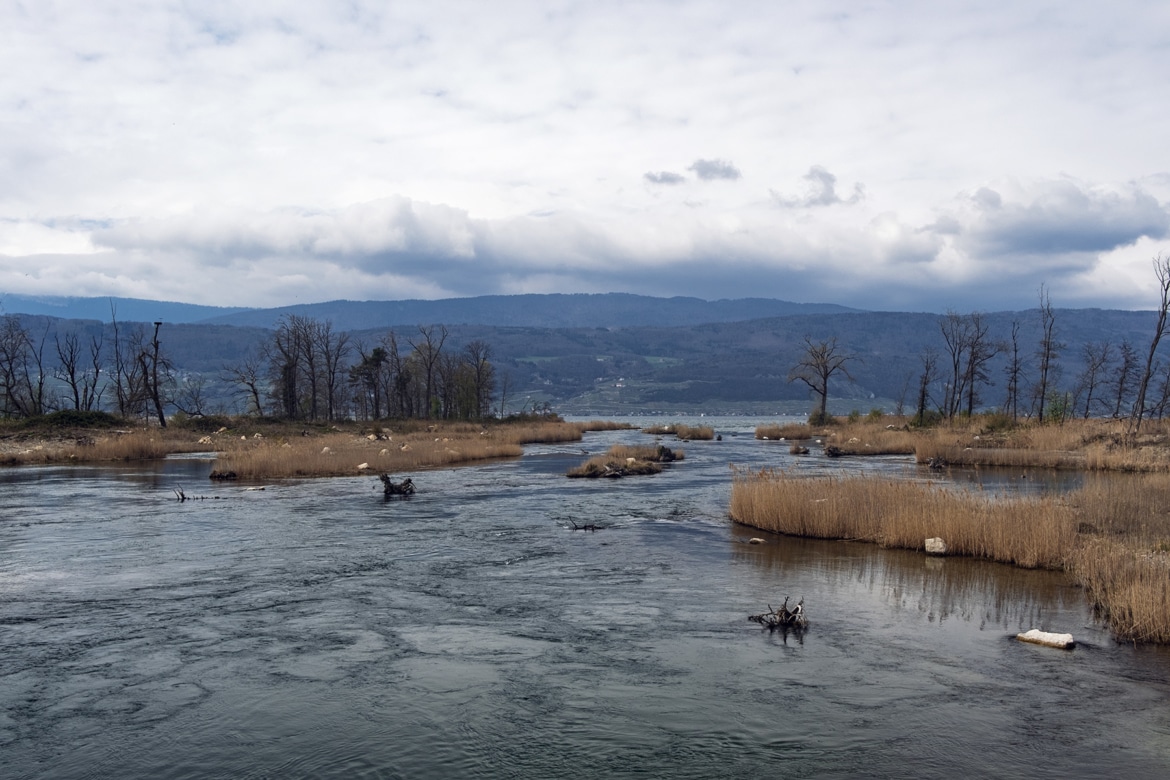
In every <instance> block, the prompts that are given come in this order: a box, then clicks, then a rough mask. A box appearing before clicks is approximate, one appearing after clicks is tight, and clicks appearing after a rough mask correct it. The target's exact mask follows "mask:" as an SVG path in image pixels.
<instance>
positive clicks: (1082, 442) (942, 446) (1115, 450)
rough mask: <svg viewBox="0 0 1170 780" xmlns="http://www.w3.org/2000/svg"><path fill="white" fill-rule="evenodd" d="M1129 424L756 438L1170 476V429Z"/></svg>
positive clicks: (886, 422)
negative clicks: (1130, 431) (1136, 431)
mask: <svg viewBox="0 0 1170 780" xmlns="http://www.w3.org/2000/svg"><path fill="white" fill-rule="evenodd" d="M1127 424H1128V421H1126V420H1097V419H1094V420H1070V421H1067V422H1064V423H1062V424H1060V425H1054V424H1046V425H1040V424H1037V423H1032V422H1020V423H1013V422H1012V421H1011V420H1010V419H1008V418H1005V417H1004V416H1002V415H996V414H987V415H975V416H974V417H971V418H963V419H960V420H956V421H953V422H949V423H948V422H944V423H940V424H938V425H936V426H933V427H929V428H914V427H912V426H910V425H908V424H907V421H906V420H905V419H904V418H899V417H888V416H886V417H878V418H865V419H860V420H856V421H853V422H848V421H841V422H837V423H833V424H831V425H827V426H817V427H815V428H813V427H810V426H808V425H804V424H787V425H764V426H760V427H758V428H757V429H756V434H755V435H756V438H757V439H768V440H772V441H778V440H779V441H788V442H800V443H801V446H807V447H808V448H809V449H810V450H811V451H813V452H814V453H815V452H817V451H818V450H819V449H823V448H830V447H831V448H833V451H834V454H836V455H853V456H857V455H913V456H914V457H915V459H916V460H917V461H918V462H919V463H935V464H940V465H951V466H1005V467H1012V468H1049V469H1066V470H1083V471H1124V472H1135V473H1170V423H1168V422H1167V421H1165V420H1150V421H1147V422H1146V423H1145V424H1144V426H1143V428H1142V433H1141V435H1140V436H1138V437H1129V436H1127V432H1126V427H1127ZM814 441H815V443H814Z"/></svg>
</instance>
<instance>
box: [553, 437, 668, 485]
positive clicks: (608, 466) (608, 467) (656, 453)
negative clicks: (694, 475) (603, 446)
mask: <svg viewBox="0 0 1170 780" xmlns="http://www.w3.org/2000/svg"><path fill="white" fill-rule="evenodd" d="M684 457H686V456H685V454H684V453H683V452H682V450H672V449H670V448H669V447H663V446H662V445H658V446H640V445H639V446H635V445H628V444H615V445H613V446H612V447H610V448H609V450H608V451H606V453H605V454H604V455H594V456H593V457H592V458H590V459H589V460H587V461H585V462H584V463H582V464H581V465H580V466H574V467H573V468H571V469H569V471H568V472H567V473H566V476H569V477H587V478H596V477H626V476H632V475H644V474H657V473H659V472H661V471H662V464H663V463H671V462H673V461H676V460H682V459H683V458H684Z"/></svg>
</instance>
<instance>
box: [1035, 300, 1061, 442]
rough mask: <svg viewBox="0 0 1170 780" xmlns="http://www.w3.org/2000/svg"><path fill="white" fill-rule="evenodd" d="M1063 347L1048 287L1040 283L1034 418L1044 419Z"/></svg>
mask: <svg viewBox="0 0 1170 780" xmlns="http://www.w3.org/2000/svg"><path fill="white" fill-rule="evenodd" d="M1063 348H1064V345H1063V344H1061V343H1060V342H1059V341H1057V340H1056V315H1055V313H1054V312H1053V310H1052V301H1051V300H1049V297H1048V289H1047V288H1046V287H1045V286H1044V285H1040V345H1039V346H1038V347H1037V349H1036V358H1037V360H1038V363H1037V365H1038V370H1039V375H1038V377H1037V380H1036V387H1035V388H1034V389H1033V392H1034V402H1035V404H1036V418H1037V419H1038V420H1040V421H1043V420H1044V405H1045V402H1046V401H1047V398H1048V391H1049V389H1050V387H1051V385H1052V384H1053V381H1052V380H1053V379H1054V378H1055V374H1056V359H1057V357H1058V356H1059V355H1060V350H1061V349H1063Z"/></svg>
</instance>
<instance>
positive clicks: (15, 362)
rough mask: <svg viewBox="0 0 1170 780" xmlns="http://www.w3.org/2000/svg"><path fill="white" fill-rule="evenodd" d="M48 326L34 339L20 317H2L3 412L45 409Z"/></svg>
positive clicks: (0, 391)
mask: <svg viewBox="0 0 1170 780" xmlns="http://www.w3.org/2000/svg"><path fill="white" fill-rule="evenodd" d="M47 337H48V326H47V325H46V327H45V332H44V334H43V335H42V336H41V339H40V341H39V342H37V341H34V340H33V337H32V335H31V334H30V333H29V331H28V329H27V328H26V327H25V326H24V325H23V324H22V322H21V320H20V318H19V317H17V316H16V315H14V314H6V315H4V317H3V319H2V320H0V414H2V415H3V416H4V417H32V416H35V415H38V414H44V412H45V411H46V408H45V406H46V392H45V381H46V376H45V371H44V347H45V339H46V338H47Z"/></svg>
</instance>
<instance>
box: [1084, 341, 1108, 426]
mask: <svg viewBox="0 0 1170 780" xmlns="http://www.w3.org/2000/svg"><path fill="white" fill-rule="evenodd" d="M1081 353H1082V357H1083V358H1084V361H1085V370H1084V371H1082V372H1081V375H1080V377H1079V378H1078V380H1077V391H1078V392H1077V394H1078V396H1079V395H1081V394H1082V393H1083V394H1084V403H1085V405H1084V410H1083V412H1082V417H1083V418H1084V419H1086V420H1087V419H1089V417H1090V416H1091V415H1092V413H1093V402H1094V401H1096V402H1097V403H1098V404H1100V402H1101V399H1100V397H1099V394H1100V391H1101V386H1102V385H1103V384H1104V382H1105V372H1106V370H1108V368H1109V364H1110V363H1111V362H1112V360H1113V345H1112V344H1110V343H1109V342H1108V341H1100V342H1093V341H1090V342H1089V343H1087V344H1085V345H1084V346H1083V347H1082V348H1081Z"/></svg>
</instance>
